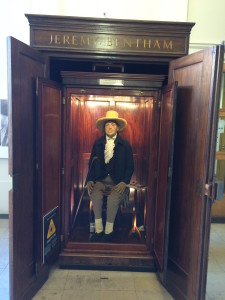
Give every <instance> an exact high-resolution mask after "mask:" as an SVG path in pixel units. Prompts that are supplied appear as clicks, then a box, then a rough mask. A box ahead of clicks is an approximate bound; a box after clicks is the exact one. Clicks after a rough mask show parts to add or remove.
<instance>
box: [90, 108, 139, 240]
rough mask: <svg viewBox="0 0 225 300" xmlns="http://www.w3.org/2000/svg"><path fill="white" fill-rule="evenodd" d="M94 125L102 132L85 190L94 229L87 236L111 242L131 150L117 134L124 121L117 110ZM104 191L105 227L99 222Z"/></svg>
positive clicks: (128, 176) (130, 167)
mask: <svg viewBox="0 0 225 300" xmlns="http://www.w3.org/2000/svg"><path fill="white" fill-rule="evenodd" d="M96 126H97V128H98V129H99V130H100V131H101V132H102V133H103V136H102V137H101V138H99V139H97V140H96V141H95V143H94V145H93V148H92V152H91V156H90V160H89V175H88V178H87V190H88V194H89V196H90V198H91V200H92V203H93V211H94V216H95V233H94V234H93V235H92V237H91V239H90V240H91V241H92V242H111V241H112V238H113V226H114V221H115V217H116V214H117V210H118V208H119V205H120V203H121V201H122V200H123V199H124V197H125V196H126V194H127V192H128V188H127V184H129V183H130V180H131V177H132V174H133V171H134V161H133V153H132V148H131V146H130V144H129V142H128V141H126V140H125V139H123V138H122V137H121V136H120V135H119V133H120V132H122V131H123V130H124V129H125V128H126V126H127V121H126V120H125V119H123V118H119V115H118V113H117V112H116V111H114V110H109V111H107V112H106V115H105V117H103V118H100V119H98V120H97V121H96ZM104 195H107V211H106V225H105V228H103V222H102V205H103V197H104Z"/></svg>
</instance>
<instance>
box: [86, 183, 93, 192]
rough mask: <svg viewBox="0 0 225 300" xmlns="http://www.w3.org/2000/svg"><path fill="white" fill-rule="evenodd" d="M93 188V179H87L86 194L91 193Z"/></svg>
mask: <svg viewBox="0 0 225 300" xmlns="http://www.w3.org/2000/svg"><path fill="white" fill-rule="evenodd" d="M93 188H94V182H93V181H88V182H87V190H88V195H90V194H91V193H92V191H93Z"/></svg>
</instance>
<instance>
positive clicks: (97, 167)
mask: <svg viewBox="0 0 225 300" xmlns="http://www.w3.org/2000/svg"><path fill="white" fill-rule="evenodd" d="M105 143H106V136H105V135H104V136H102V137H101V138H99V139H97V140H96V141H95V143H94V145H93V148H92V151H91V157H90V160H89V175H88V178H87V181H90V180H92V181H99V180H102V179H103V178H105V177H106V176H107V175H108V174H110V176H111V178H112V180H113V181H114V183H115V184H117V183H119V182H121V181H123V182H125V183H127V184H129V183H130V180H131V177H132V174H133V172H134V160H133V152H132V149H131V146H130V144H129V143H128V141H126V140H124V139H123V138H122V137H120V136H119V134H118V133H117V137H116V140H115V148H114V155H113V158H111V160H110V161H109V164H107V165H106V164H105V159H104V150H105ZM94 157H97V159H95V160H94V161H93V164H92V160H93V158H94ZM91 164H92V166H91Z"/></svg>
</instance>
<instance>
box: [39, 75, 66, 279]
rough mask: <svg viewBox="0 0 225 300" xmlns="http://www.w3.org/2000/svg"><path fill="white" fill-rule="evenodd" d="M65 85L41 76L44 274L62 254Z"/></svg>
mask: <svg viewBox="0 0 225 300" xmlns="http://www.w3.org/2000/svg"><path fill="white" fill-rule="evenodd" d="M61 91H62V89H61V85H59V84H57V83H55V82H53V81H50V80H47V79H43V78H37V87H36V95H37V116H38V118H37V121H36V122H37V134H36V137H37V160H36V169H37V187H38V189H37V206H36V212H37V219H38V222H37V237H38V238H37V239H36V240H35V241H36V243H37V244H36V249H38V250H37V266H36V272H37V274H38V275H39V276H40V275H41V274H44V273H45V272H46V270H48V265H49V264H51V263H52V262H53V261H54V260H55V259H56V258H57V257H58V255H59V249H60V232H61V229H60V224H61V221H60V217H61V203H60V194H61V168H62V166H61V148H62V144H61V124H62V122H61V106H62V104H61V100H62V96H61V93H62V92H61Z"/></svg>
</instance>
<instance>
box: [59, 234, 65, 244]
mask: <svg viewBox="0 0 225 300" xmlns="http://www.w3.org/2000/svg"><path fill="white" fill-rule="evenodd" d="M60 241H61V242H63V241H64V235H63V234H61V235H60Z"/></svg>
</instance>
